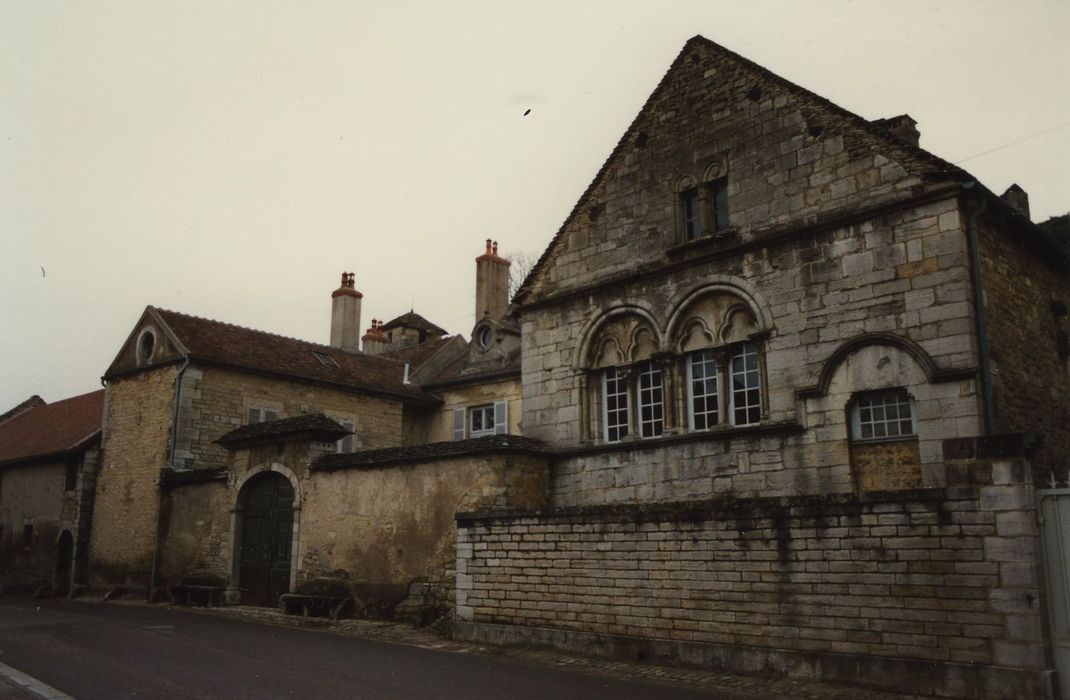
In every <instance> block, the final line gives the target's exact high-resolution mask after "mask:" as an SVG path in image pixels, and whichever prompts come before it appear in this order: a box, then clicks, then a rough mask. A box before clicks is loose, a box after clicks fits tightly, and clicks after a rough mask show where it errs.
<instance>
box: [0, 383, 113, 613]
mask: <svg viewBox="0 0 1070 700" xmlns="http://www.w3.org/2000/svg"><path fill="white" fill-rule="evenodd" d="M103 404H104V392H103V391H94V392H92V393H89V394H84V395H82V396H75V397H73V398H69V399H64V400H63V401H56V402H55V403H51V404H49V403H45V402H44V401H43V400H41V398H40V397H38V396H34V397H31V398H30V399H29V400H27V401H24V402H23V403H21V404H19V405H18V406H16V407H15V408H14V409H12V410H10V411H8V412H7V413H5V414H4V415H3V416H0V590H3V591H9V592H10V591H21V592H31V593H32V592H35V591H38V590H42V591H53V592H56V593H60V594H66V593H67V592H69V590H70V588H71V584H72V582H73V581H76V580H83V579H84V576H85V564H86V559H85V557H86V548H87V546H88V544H89V540H88V536H89V519H90V517H91V515H92V511H93V492H94V480H95V478H96V471H97V466H98V458H99V449H98V447H99V443H100V419H101V413H102V410H103Z"/></svg>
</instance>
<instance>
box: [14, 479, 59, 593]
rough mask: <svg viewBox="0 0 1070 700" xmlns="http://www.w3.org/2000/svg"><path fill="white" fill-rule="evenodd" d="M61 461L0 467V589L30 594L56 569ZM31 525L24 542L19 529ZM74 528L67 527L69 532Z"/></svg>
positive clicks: (46, 580) (50, 577)
mask: <svg viewBox="0 0 1070 700" xmlns="http://www.w3.org/2000/svg"><path fill="white" fill-rule="evenodd" d="M66 473H67V468H66V464H65V463H64V462H62V461H60V462H49V463H43V464H31V465H26V466H8V467H5V468H4V470H3V472H2V475H0V480H2V483H3V486H2V488H0V588H2V589H3V590H6V591H9V592H10V591H15V590H20V591H22V592H29V593H32V592H33V590H34V589H35V588H36V587H37V586H38V585H40V584H42V583H46V582H47V583H51V582H52V578H53V575H54V573H55V569H56V538H57V537H59V534H60V532H61V530H62V529H63V527H64V526H65V525H66V526H68V527H70V525H69V524H68V523H65V522H64V521H63V517H62V516H63V503H64V500H66V498H67V494H66V493H65V492H64V490H63V486H64V478H65V476H66ZM27 525H32V526H33V536H32V538H31V541H30V544H29V546H27V545H26V543H25V540H24V528H25V527H26V526H27ZM73 533H74V531H73V528H72V534H73Z"/></svg>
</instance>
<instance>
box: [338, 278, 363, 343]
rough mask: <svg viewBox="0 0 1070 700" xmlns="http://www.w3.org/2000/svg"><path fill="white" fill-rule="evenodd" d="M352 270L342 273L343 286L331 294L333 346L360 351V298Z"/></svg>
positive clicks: (361, 295) (361, 296)
mask: <svg viewBox="0 0 1070 700" xmlns="http://www.w3.org/2000/svg"><path fill="white" fill-rule="evenodd" d="M353 277H354V274H353V273H352V272H343V273H342V286H341V287H339V288H338V289H336V290H334V292H333V293H332V294H331V347H335V348H339V349H341V350H345V351H346V352H358V351H359V350H360V300H361V299H362V298H363V297H364V295H363V294H361V293H360V292H358V291H357V290H356V287H354V286H353V285H354V282H353Z"/></svg>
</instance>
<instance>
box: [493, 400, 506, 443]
mask: <svg viewBox="0 0 1070 700" xmlns="http://www.w3.org/2000/svg"><path fill="white" fill-rule="evenodd" d="M508 432H509V402H508V401H495V402H494V434H495V435H505V434H507V433H508Z"/></svg>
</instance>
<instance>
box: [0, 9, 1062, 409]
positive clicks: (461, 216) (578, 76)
mask: <svg viewBox="0 0 1070 700" xmlns="http://www.w3.org/2000/svg"><path fill="white" fill-rule="evenodd" d="M1068 29H1070V3H1067V2H1015V3H1010V2H1003V1H1000V2H986V1H982V0H969V1H955V2H929V1H925V2H922V1H921V0H917V1H910V0H904V1H902V2H897V3H889V2H842V1H839V2H834V1H831V0H829V1H824V2H816V1H808V2H797V1H791V2H758V1H756V2H749V3H746V4H744V3H740V2H715V1H711V0H703V1H701V2H664V1H662V2H637V1H634V2H633V1H627V0H613V1H611V2H580V1H578V0H567V1H564V2H556V1H549V0H539V2H530V3H523V4H522V3H520V2H504V1H501V2H448V3H447V2H430V1H429V2H421V3H406V2H396V1H392V2H382V1H381V0H378V1H376V2H356V1H352V0H349V1H344V2H310V3H295V2H290V1H287V2H264V1H263V0H257V1H256V2H251V1H250V2H245V1H233V2H218V1H216V0H213V1H212V2H188V1H183V2H135V1H133V0H131V1H129V2H105V1H102V0H95V1H94V2H55V1H49V0H33V1H29V0H9V1H5V2H3V3H2V4H0V130H2V138H0V412H2V411H4V410H7V409H8V408H10V407H11V406H13V405H15V404H16V403H18V402H20V401H22V400H24V399H25V398H27V397H28V396H30V395H31V394H35V393H36V394H40V395H41V396H42V397H44V398H45V399H46V400H48V401H55V400H58V399H61V398H65V397H68V396H71V395H74V394H79V393H83V392H86V391H91V390H93V389H95V388H98V387H99V386H100V379H99V378H100V375H101V374H103V372H104V370H105V369H106V368H107V366H108V364H109V363H110V362H111V360H112V359H113V357H114V356H115V354H116V352H117V351H118V350H119V347H120V345H121V344H122V342H123V341H124V339H125V338H126V336H127V334H128V333H129V332H130V330H131V329H132V327H133V324H134V323H135V322H136V320H137V318H138V316H139V315H140V313H141V311H142V309H144V307H145V306H146V305H148V304H153V305H156V306H161V307H163V308H168V309H173V310H176V311H182V312H185V313H191V314H196V315H200V316H206V317H209V318H214V319H218V320H222V321H227V322H230V323H237V324H240V325H244V326H249V327H253V328H258V329H262V330H268V331H272V332H276V333H282V334H284V335H289V336H294V337H298V338H303V339H307V340H312V341H317V342H327V340H328V338H329V321H330V293H331V291H332V290H333V289H335V288H336V287H337V286H338V281H339V278H340V273H341V272H342V271H343V270H352V271H353V272H355V273H356V285H357V288H358V289H360V290H361V291H362V292H363V293H364V308H363V325H364V326H365V327H366V326H367V325H368V322H369V321H370V320H371V318H372V317H376V318H385V319H390V318H393V317H394V316H396V315H398V314H401V313H404V312H405V311H408V310H409V308H410V307H411V308H415V310H416V311H417V312H418V313H421V314H423V315H424V316H426V317H427V318H428V319H430V320H431V321H433V322H435V323H438V324H439V325H441V326H443V327H445V328H446V329H448V330H449V331H451V332H453V333H464V334H465V335H467V334H468V333H469V332H470V330H471V326H472V323H473V311H474V299H473V294H474V286H475V264H474V262H473V260H474V258H475V257H476V256H477V255H479V253H480V252H482V247H483V240H484V239H485V238H487V237H492V238H495V239H497V240H498V241H500V244H501V250H502V251H503V252H504V253H505V254H506V255H510V254H516V253H527V254H530V255H537V254H539V253H540V252H541V251H542V249H543V248H544V247H545V246H546V244H547V243H548V242H549V240H550V238H551V237H552V236H553V234H554V232H555V231H556V230H557V228H558V227H559V226H560V225H561V222H562V221H563V219H564V217H565V216H566V215H567V214H568V212H569V210H570V208H571V207H572V205H573V203H574V202H575V200H576V199H577V198H578V197H579V195H580V194H581V193H582V192H583V190H584V189H585V188H586V186H587V184H588V183H589V182H590V180H591V178H592V177H593V175H594V174H595V172H596V171H597V170H598V168H599V167H600V165H601V164H602V162H603V161H604V160H605V158H606V156H607V155H608V154H609V152H610V150H611V149H612V148H613V145H614V144H615V143H616V141H617V139H618V138H619V137H620V135H621V134H622V133H623V131H624V129H625V128H626V127H627V125H628V124H629V123H630V121H631V120H632V118H633V117H634V116H635V114H636V113H637V112H638V110H639V108H640V107H641V106H642V104H643V101H644V100H645V99H646V97H647V96H648V95H649V94H650V92H651V91H652V90H653V89H654V86H655V85H656V84H657V82H658V80H659V79H660V77H661V76H662V74H663V73H664V72H665V70H666V69H667V68H668V66H669V64H670V63H671V62H672V60H673V58H674V57H675V56H676V54H677V53H678V52H679V51H680V49H681V48H682V47H683V45H684V42H685V41H687V39H688V38H690V37H691V36H693V35H695V34H702V35H703V36H705V37H707V38H708V39H711V40H713V41H716V42H718V43H720V44H722V45H724V46H726V47H728V48H729V49H732V50H734V51H736V52H738V53H740V54H742V55H744V56H746V57H747V58H750V59H752V60H754V61H756V62H757V63H759V64H761V65H763V66H765V67H767V68H769V69H770V70H772V71H774V72H776V73H779V74H780V75H782V76H784V77H785V78H787V79H789V80H791V81H793V82H795V83H798V84H800V85H802V86H803V87H806V88H808V89H810V90H813V91H814V92H817V93H818V94H820V95H823V96H825V97H828V98H829V99H831V100H833V101H834V102H837V103H838V104H840V105H842V106H843V107H845V108H847V109H849V110H851V111H853V112H855V113H857V114H859V115H861V116H863V117H865V118H867V119H874V118H879V117H889V116H893V115H897V114H901V113H904V112H906V113H909V114H910V115H912V116H913V117H914V118H915V119H916V120H917V121H918V128H919V129H920V130H921V135H922V136H921V145H922V146H923V147H925V148H927V149H928V150H930V151H932V152H933V153H936V154H937V155H939V156H941V157H943V158H945V159H947V160H950V161H952V162H955V163H959V164H961V165H962V167H964V168H966V169H967V170H968V171H970V172H971V173H973V174H974V175H975V176H976V177H978V178H979V179H980V180H981V181H982V182H983V183H984V184H986V185H987V186H988V187H989V188H991V189H992V190H994V191H996V192H997V193H1000V192H1002V191H1003V190H1004V189H1006V187H1008V186H1009V185H1010V184H1012V183H1014V182H1017V183H1018V184H1020V185H1021V186H1022V187H1023V188H1024V189H1025V190H1026V191H1027V192H1028V193H1029V195H1030V200H1031V204H1032V212H1033V219H1034V220H1035V221H1039V220H1042V219H1046V218H1048V217H1050V216H1053V215H1058V214H1063V213H1066V212H1067V210H1068V209H1070V197H1068V196H1067V193H1068V191H1070V188H1068V184H1070V183H1068V180H1070V168H1068V166H1067V164H1068V163H1070V126H1068V125H1070V80H1067V77H1066V76H1067V75H1070V49H1068V48H1067V45H1068V41H1067V39H1066V37H1067V35H1068V32H1067V30H1068ZM528 109H530V110H531V112H530V114H528V115H527V116H524V112H525V111H526V110H528Z"/></svg>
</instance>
